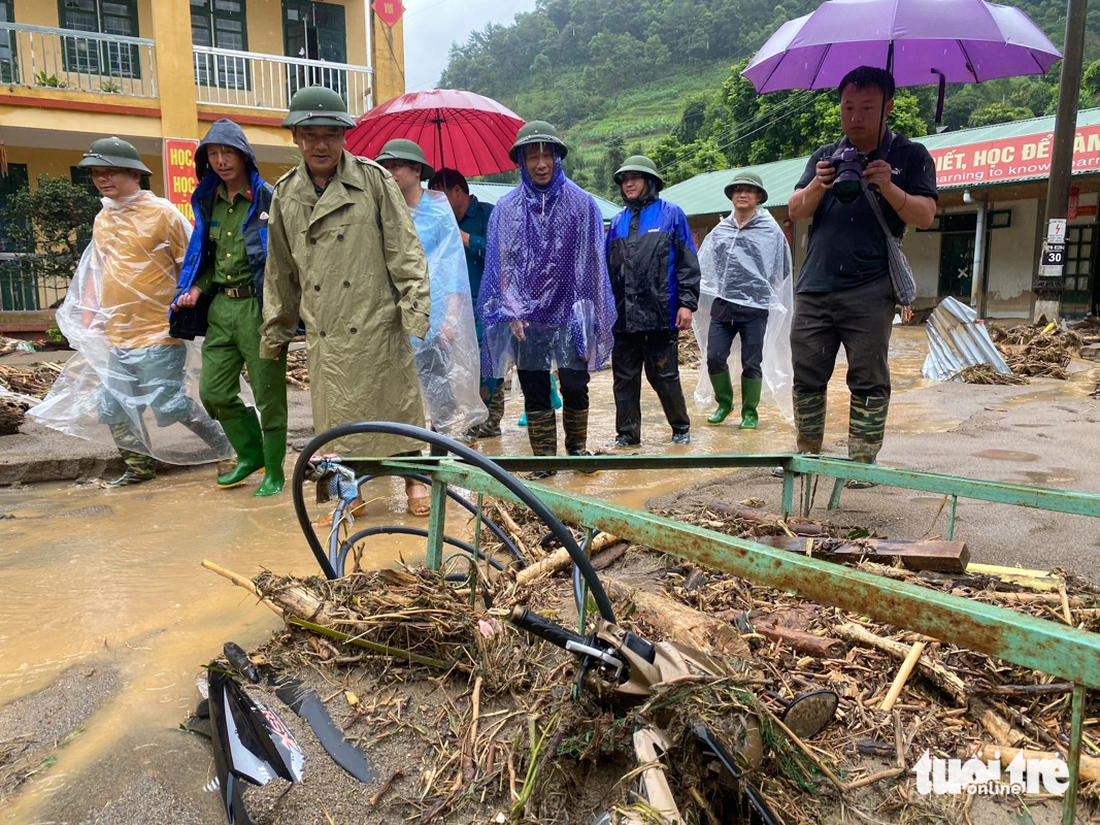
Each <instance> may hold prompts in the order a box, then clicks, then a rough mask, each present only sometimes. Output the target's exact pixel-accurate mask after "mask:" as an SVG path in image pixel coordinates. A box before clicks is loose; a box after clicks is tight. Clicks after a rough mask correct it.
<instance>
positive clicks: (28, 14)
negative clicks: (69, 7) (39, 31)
mask: <svg viewBox="0 0 1100 825" xmlns="http://www.w3.org/2000/svg"><path fill="white" fill-rule="evenodd" d="M14 12H15V22H16V23H26V24H27V25H28V26H50V27H56V26H57V3H56V2H50V0H15V7H14Z"/></svg>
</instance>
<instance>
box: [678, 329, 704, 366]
mask: <svg viewBox="0 0 1100 825" xmlns="http://www.w3.org/2000/svg"><path fill="white" fill-rule="evenodd" d="M678 348H679V359H678V360H679V363H680V366H696V365H697V364H698V363H699V362H700V361H701V360H702V358H703V354H702V351H701V350H700V349H699V342H698V341H697V340H696V338H695V330H694V329H693V328H692V327H688V328H687V329H682V330H680V336H679V339H678Z"/></svg>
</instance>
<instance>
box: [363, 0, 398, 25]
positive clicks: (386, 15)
mask: <svg viewBox="0 0 1100 825" xmlns="http://www.w3.org/2000/svg"><path fill="white" fill-rule="evenodd" d="M371 8H372V9H374V13H375V14H377V15H378V17H379V19H380V20H381V21H382V22H383V23H385V24H386V25H387V26H389V27H390V28H393V27H394V26H395V25H397V21H398V20H400V19H401V15H403V14H404V13H405V7H404V6H402V5H401V0H374V3H372V4H371Z"/></svg>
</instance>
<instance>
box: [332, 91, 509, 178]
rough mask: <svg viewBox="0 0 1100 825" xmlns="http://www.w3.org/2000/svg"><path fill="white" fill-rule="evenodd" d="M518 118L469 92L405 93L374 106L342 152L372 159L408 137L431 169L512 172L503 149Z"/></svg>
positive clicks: (471, 173)
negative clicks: (390, 142)
mask: <svg viewBox="0 0 1100 825" xmlns="http://www.w3.org/2000/svg"><path fill="white" fill-rule="evenodd" d="M521 126H523V119H522V118H521V117H520V116H519V115H517V114H516V113H515V112H513V111H512V110H511V109H509V108H507V107H506V106H502V105H501V104H499V103H497V102H496V101H495V100H492V99H491V98H488V97H482V96H481V95H477V94H474V93H473V92H463V91H458V90H456V89H433V90H432V91H430V92H410V93H409V94H406V95H401V97H395V98H394V99H393V100H388V101H386V102H385V103H383V104H382V105H381V106H376V107H375V108H373V109H371V110H370V111H369V112H367V113H366V114H365V115H363V116H362V117H360V118H359V121H358V123H357V124H356V126H355V128H354V129H349V130H348V133H347V145H346V148H347V150H348V151H349V152H351V153H352V154H354V155H360V156H362V157H369V158H373V157H375V156H377V155H378V154H379V153H380V152H381V151H382V146H383V144H385V142H386V141H388V140H392V139H393V138H407V139H408V140H412V141H415V142H416V143H417V144H418V145H419V146H420V148H421V149H423V150H424V157H425V158H426V159H427V161H428V163H430V164H431V165H432V166H433V167H435V168H436V169H440V168H442V167H444V166H447V167H449V168H451V169H457V170H458V171H459V172H461V173H462V174H463V175H465V176H467V177H472V176H474V175H489V174H492V173H493V172H504V171H506V170H509V169H515V168H516V165H515V164H514V163H513V162H512V159H511V158H510V157H508V150H509V149H511V148H512V144H513V143H515V140H516V133H517V132H518V131H519V129H520V127H521Z"/></svg>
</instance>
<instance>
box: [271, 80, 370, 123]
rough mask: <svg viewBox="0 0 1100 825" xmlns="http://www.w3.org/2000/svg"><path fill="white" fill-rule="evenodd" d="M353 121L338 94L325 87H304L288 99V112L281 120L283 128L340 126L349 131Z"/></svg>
mask: <svg viewBox="0 0 1100 825" xmlns="http://www.w3.org/2000/svg"><path fill="white" fill-rule="evenodd" d="M354 125H355V121H354V120H353V119H352V117H351V115H349V114H348V105H347V104H346V103H344V98H342V97H340V95H339V93H338V92H334V91H333V90H332V89H329V88H326V87H325V86H306V87H305V88H304V89H299V90H298V91H296V92H295V93H294V97H292V98H291V99H290V111H289V112H287V115H286V117H285V118H283V127H284V128H287V129H289V128H290V127H292V126H342V127H344V128H345V129H350V128H352V127H353V126H354Z"/></svg>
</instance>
